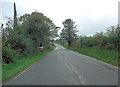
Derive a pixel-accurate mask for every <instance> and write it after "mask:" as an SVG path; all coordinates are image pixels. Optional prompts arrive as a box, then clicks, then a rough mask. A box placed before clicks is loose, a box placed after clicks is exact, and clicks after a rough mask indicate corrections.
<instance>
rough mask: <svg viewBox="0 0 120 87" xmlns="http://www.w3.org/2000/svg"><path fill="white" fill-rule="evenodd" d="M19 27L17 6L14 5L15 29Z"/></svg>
mask: <svg viewBox="0 0 120 87" xmlns="http://www.w3.org/2000/svg"><path fill="white" fill-rule="evenodd" d="M16 26H17V11H16V6H15V3H14V27H16Z"/></svg>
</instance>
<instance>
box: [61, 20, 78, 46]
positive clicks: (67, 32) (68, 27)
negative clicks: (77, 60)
mask: <svg viewBox="0 0 120 87" xmlns="http://www.w3.org/2000/svg"><path fill="white" fill-rule="evenodd" d="M63 26H64V28H63V30H62V32H61V33H60V38H61V39H64V40H66V41H67V42H68V45H69V46H71V43H72V42H73V41H74V40H75V39H76V38H77V34H76V32H78V31H77V30H76V25H75V22H73V20H71V19H66V20H65V21H63Z"/></svg>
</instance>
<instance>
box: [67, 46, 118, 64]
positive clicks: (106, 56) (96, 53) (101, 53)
mask: <svg viewBox="0 0 120 87" xmlns="http://www.w3.org/2000/svg"><path fill="white" fill-rule="evenodd" d="M67 49H69V50H73V51H76V52H78V53H81V54H84V55H88V56H91V57H93V58H96V59H98V60H101V61H104V62H106V63H109V64H112V65H115V66H118V51H117V50H108V49H104V48H99V47H97V46H93V47H83V48H80V49H75V48H74V47H67Z"/></svg>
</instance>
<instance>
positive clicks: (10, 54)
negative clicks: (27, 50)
mask: <svg viewBox="0 0 120 87" xmlns="http://www.w3.org/2000/svg"><path fill="white" fill-rule="evenodd" d="M19 57H20V56H19V54H18V53H17V52H16V51H15V50H12V49H10V48H8V47H6V46H4V47H3V49H2V59H3V60H2V61H3V62H4V63H6V64H8V63H14V62H15V61H16V60H17V59H18V58H19Z"/></svg>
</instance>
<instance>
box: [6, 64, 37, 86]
mask: <svg viewBox="0 0 120 87" xmlns="http://www.w3.org/2000/svg"><path fill="white" fill-rule="evenodd" d="M36 63H37V62H35V63H33V64H31V65H30V66H29V67H28V68H26V69H25V70H23V71H22V72H21V73H20V74H18V75H17V76H15V77H14V78H13V79H11V81H10V82H8V83H6V84H5V85H9V83H11V82H12V81H14V80H15V79H17V78H18V77H19V76H21V75H22V74H23V73H24V72H26V71H27V70H28V69H29V68H30V67H31V66H32V65H34V64H36Z"/></svg>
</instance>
